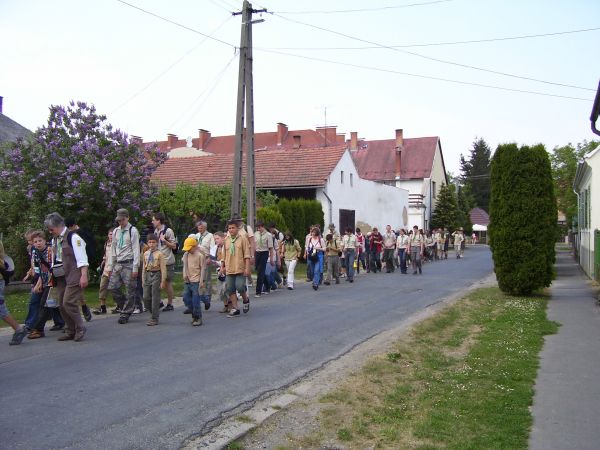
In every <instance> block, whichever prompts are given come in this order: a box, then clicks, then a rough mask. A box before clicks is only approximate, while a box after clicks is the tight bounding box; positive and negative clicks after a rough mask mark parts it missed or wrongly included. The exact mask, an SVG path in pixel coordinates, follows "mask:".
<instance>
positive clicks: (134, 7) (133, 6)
mask: <svg viewBox="0 0 600 450" xmlns="http://www.w3.org/2000/svg"><path fill="white" fill-rule="evenodd" d="M117 1H118V2H119V3H122V4H124V5H127V6H129V7H131V8H133V9H137V10H138V11H141V12H143V13H145V14H149V15H151V16H152V17H156V18H157V19H160V20H164V21H165V22H168V23H170V24H172V25H175V26H178V27H180V28H183V29H185V30H188V31H191V32H192V33H196V34H199V35H200V36H204V37H206V38H208V39H212V40H213V41H215V42H219V43H221V44H224V45H227V46H228V47H231V48H233V49H235V48H236V46H235V45H233V44H230V43H229V42H225V41H223V40H221V39H218V38H216V37H214V36H211V35H209V34H206V33H203V32H201V31H198V30H196V29H194V28H191V27H188V26H187V25H183V24H181V23H179V22H175V21H174V20H171V19H167V18H166V17H163V16H161V15H159V14H156V13H153V12H152V11H148V10H146V9H143V8H140V7H139V6H135V5H132V4H131V3H127V2H126V1H124V0H117Z"/></svg>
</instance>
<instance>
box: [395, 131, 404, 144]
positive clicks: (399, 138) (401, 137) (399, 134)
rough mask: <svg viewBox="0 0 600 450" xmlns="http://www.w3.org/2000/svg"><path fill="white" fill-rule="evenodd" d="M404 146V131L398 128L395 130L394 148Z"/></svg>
mask: <svg viewBox="0 0 600 450" xmlns="http://www.w3.org/2000/svg"><path fill="white" fill-rule="evenodd" d="M403 146H404V130H402V128H398V129H397V130H396V148H397V149H398V148H402V147H403Z"/></svg>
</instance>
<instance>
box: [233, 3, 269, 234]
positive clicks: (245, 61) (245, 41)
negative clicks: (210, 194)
mask: <svg viewBox="0 0 600 450" xmlns="http://www.w3.org/2000/svg"><path fill="white" fill-rule="evenodd" d="M266 11H267V10H266V9H260V10H256V9H252V5H251V4H250V3H249V2H248V0H244V5H243V8H242V12H240V13H233V15H239V14H241V15H242V32H241V38H240V65H239V73H238V95H237V115H236V121H235V157H234V160H233V189H232V193H231V214H232V216H233V215H240V216H241V215H242V175H243V170H242V161H243V157H244V142H245V143H246V197H247V208H246V209H247V218H246V223H248V224H250V225H252V226H254V221H255V220H256V179H255V173H254V96H253V87H252V83H253V81H252V24H253V23H259V22H263V20H262V19H261V20H255V21H253V20H252V13H259V12H266ZM244 107H245V116H244ZM244 119H245V120H244ZM244 124H245V125H246V136H245V139H244Z"/></svg>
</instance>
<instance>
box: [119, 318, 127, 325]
mask: <svg viewBox="0 0 600 450" xmlns="http://www.w3.org/2000/svg"><path fill="white" fill-rule="evenodd" d="M127 322H129V319H128V318H127V317H119V323H120V324H121V325H124V324H126V323H127Z"/></svg>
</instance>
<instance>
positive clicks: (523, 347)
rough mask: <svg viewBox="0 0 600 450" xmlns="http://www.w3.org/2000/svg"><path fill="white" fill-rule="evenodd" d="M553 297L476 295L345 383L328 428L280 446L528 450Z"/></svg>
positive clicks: (331, 404) (326, 406)
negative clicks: (549, 302) (549, 303)
mask: <svg viewBox="0 0 600 450" xmlns="http://www.w3.org/2000/svg"><path fill="white" fill-rule="evenodd" d="M546 303H547V299H546V298H545V297H543V296H537V297H528V298H524V297H509V296H506V295H504V294H502V293H501V292H500V291H499V290H498V289H497V288H488V289H480V290H478V291H475V292H474V293H472V294H471V295H469V296H468V297H466V298H465V299H462V300H460V301H459V302H457V303H456V304H455V305H453V306H451V307H449V308H447V309H445V310H443V311H442V312H440V313H438V314H437V315H435V316H434V317H432V318H430V319H428V320H426V321H424V322H422V323H420V324H419V325H417V326H416V327H415V328H414V329H413V331H412V332H411V333H410V335H409V336H408V337H406V338H405V339H403V340H402V341H400V342H397V343H395V344H394V349H393V350H392V351H390V352H389V353H387V354H383V355H379V356H377V357H375V358H373V359H372V360H370V361H369V362H368V363H367V364H366V365H365V366H364V367H363V369H362V370H360V371H359V372H358V373H356V374H353V375H351V376H350V377H349V378H347V379H346V380H340V384H339V387H338V388H337V389H336V390H334V391H333V392H330V393H329V394H327V395H325V396H324V397H322V398H321V405H322V409H321V413H320V417H319V423H320V429H319V430H318V431H316V432H314V433H312V434H310V435H305V436H294V435H293V432H292V434H290V435H289V439H290V441H289V442H290V444H289V446H285V447H281V448H289V449H292V448H322V447H323V445H325V444H327V445H331V443H332V442H336V443H338V444H339V446H341V447H343V448H355V449H363V448H376V449H384V448H385V449H404V448H406V449H420V450H425V449H457V450H458V449H523V450H525V449H526V448H527V440H528V436H529V430H530V427H531V424H532V417H531V413H530V411H529V407H530V406H531V404H532V399H533V384H534V381H535V377H536V373H537V369H538V366H539V363H538V361H539V359H538V353H539V352H540V350H541V348H542V345H543V338H544V335H546V334H552V333H555V332H556V330H557V324H556V323H554V322H550V321H548V320H547V319H546ZM334 448H337V446H334Z"/></svg>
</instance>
